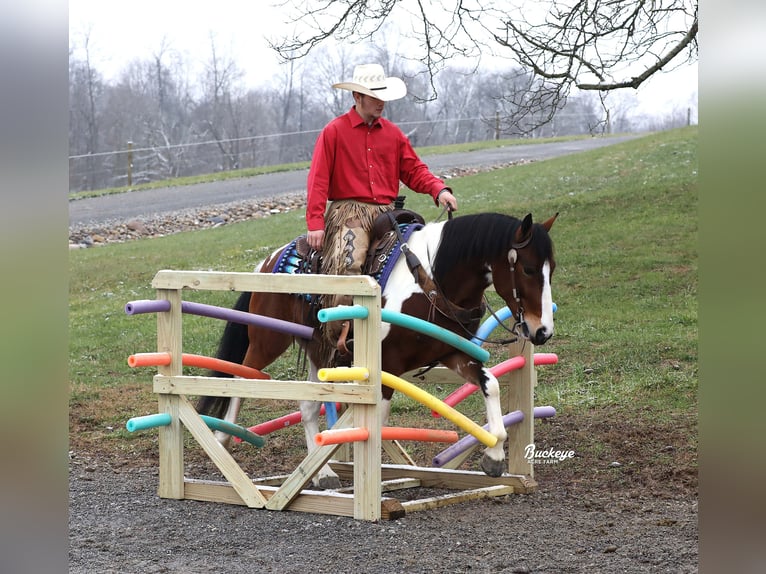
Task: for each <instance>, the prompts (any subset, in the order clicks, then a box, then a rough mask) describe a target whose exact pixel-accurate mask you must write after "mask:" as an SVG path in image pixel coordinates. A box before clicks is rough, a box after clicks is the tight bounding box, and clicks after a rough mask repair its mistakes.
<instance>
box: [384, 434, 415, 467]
mask: <svg viewBox="0 0 766 574" xmlns="http://www.w3.org/2000/svg"><path fill="white" fill-rule="evenodd" d="M382 444H383V450H384V452H385V453H386V454H387V455H388V456H389V457H391V461H392V462H393V463H394V464H408V465H411V466H417V465H416V464H415V461H414V460H412V457H410V455H409V454H407V451H406V450H404V448H403V447H402V445H401V444H399V441H398V440H384V441H383V443H382Z"/></svg>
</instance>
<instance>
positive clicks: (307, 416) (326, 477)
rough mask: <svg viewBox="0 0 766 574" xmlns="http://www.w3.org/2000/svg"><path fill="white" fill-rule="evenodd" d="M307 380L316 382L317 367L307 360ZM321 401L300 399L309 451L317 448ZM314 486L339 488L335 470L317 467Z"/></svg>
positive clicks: (322, 488) (313, 480) (323, 488)
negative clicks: (315, 440)
mask: <svg viewBox="0 0 766 574" xmlns="http://www.w3.org/2000/svg"><path fill="white" fill-rule="evenodd" d="M309 380H310V381H314V382H317V381H319V377H318V376H317V368H316V366H315V365H314V362H313V361H309ZM321 408H322V403H321V402H318V401H300V411H301V421H302V422H303V432H304V433H305V434H306V448H307V449H308V451H309V453H312V452H314V451H315V450H316V449H318V448H319V446H317V444H316V442H314V437H315V436H316V435H317V434H318V433H319V411H320V409H321ZM312 482H313V484H314V486H315V487H316V488H319V489H321V490H334V489H336V488H340V478H338V475H337V474H335V471H334V470H333V469H331V468H330V465H329V464H325V465H324V466H322V468H320V469H319V471H318V472H317V474H316V476H314V478H313V479H312Z"/></svg>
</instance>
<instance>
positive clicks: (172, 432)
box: [157, 291, 184, 499]
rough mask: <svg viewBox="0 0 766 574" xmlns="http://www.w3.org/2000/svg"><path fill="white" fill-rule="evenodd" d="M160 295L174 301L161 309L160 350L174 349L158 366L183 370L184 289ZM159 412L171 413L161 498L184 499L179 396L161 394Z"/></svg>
mask: <svg viewBox="0 0 766 574" xmlns="http://www.w3.org/2000/svg"><path fill="white" fill-rule="evenodd" d="M157 298H158V299H166V300H168V301H170V311H169V312H168V313H157V350H158V351H160V352H165V353H170V357H171V362H170V364H169V365H161V366H160V367H158V369H159V372H160V373H161V374H162V375H165V376H173V375H180V374H181V369H182V365H181V355H182V348H181V340H182V338H181V328H182V326H181V324H182V322H181V293H180V291H158V292H157ZM157 402H158V412H160V413H167V414H169V415H170V424H169V425H167V426H164V427H160V428H159V438H158V440H159V465H160V479H159V488H158V495H159V496H160V497H161V498H176V499H180V498H183V496H184V486H183V481H184V442H183V429H182V428H181V419H180V418H179V414H178V401H177V397H169V396H162V395H160V396H159V397H158V399H157Z"/></svg>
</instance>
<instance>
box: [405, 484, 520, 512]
mask: <svg viewBox="0 0 766 574" xmlns="http://www.w3.org/2000/svg"><path fill="white" fill-rule="evenodd" d="M513 493H514V488H513V487H512V486H508V485H502V484H500V485H497V486H487V487H485V488H476V489H473V490H465V491H462V492H457V493H450V494H443V495H441V496H432V497H430V498H421V499H420V500H408V501H406V502H402V508H404V511H405V512H406V513H407V514H409V513H410V512H417V511H419V510H431V509H433V508H441V507H443V506H449V505H451V504H457V503H459V502H468V501H471V500H481V499H483V498H490V497H492V496H504V495H506V494H513Z"/></svg>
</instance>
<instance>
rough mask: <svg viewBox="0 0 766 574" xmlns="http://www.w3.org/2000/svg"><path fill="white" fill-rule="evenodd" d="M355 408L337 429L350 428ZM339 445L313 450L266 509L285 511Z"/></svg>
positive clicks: (340, 419)
mask: <svg viewBox="0 0 766 574" xmlns="http://www.w3.org/2000/svg"><path fill="white" fill-rule="evenodd" d="M354 408H355V407H352V408H350V409H348V410H346V412H344V413H343V414H342V415H341V416H340V417H339V418H338V420H337V422H336V423H335V424H336V425H337V428H343V427H345V426H348V423H349V421H350V420H351V419H352V414H351V413H352V412H353V410H354ZM338 446H339V445H337V444H330V445H327V446H320V447H316V448H315V449H314V450H312V451H311V452H310V453H309V454H308V456H307V457H306V458H304V459H303V461H302V462H301V463H300V464H299V465H298V467H297V468H296V469H295V470H294V471H293V472H292V473H290V476H289V477H287V480H285V482H284V483H282V486H280V487H279V488H278V489H277V492H276V493H275V494H274V496H272V497H271V499H269V502H268V503H267V504H266V508H268V509H269V510H285V509H286V508H287V507H288V506H289V505H290V504H291V503H292V501H293V500H294V499H295V497H296V496H298V494H299V493H300V491H301V490H302V489H303V487H304V486H305V485H306V484H308V482H309V481H310V480H311V479H312V477H313V476H314V475H315V474H316V473H317V472H318V471H319V469H320V468H321V467H322V466H323V465H324V464H325V463H326V462H327V461H328V460H330V457H331V456H332V455H333V453H334V452H335V450H336V449H337V448H338Z"/></svg>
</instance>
